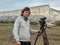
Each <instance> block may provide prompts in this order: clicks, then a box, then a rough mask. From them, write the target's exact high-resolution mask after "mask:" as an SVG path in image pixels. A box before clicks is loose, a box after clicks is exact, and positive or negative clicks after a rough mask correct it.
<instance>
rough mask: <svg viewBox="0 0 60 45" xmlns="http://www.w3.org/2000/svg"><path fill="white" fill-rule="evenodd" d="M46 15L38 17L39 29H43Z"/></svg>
mask: <svg viewBox="0 0 60 45" xmlns="http://www.w3.org/2000/svg"><path fill="white" fill-rule="evenodd" d="M45 20H46V17H43V18H40V20H39V24H40V25H41V28H40V29H43V28H44V26H45V24H46V21H45Z"/></svg>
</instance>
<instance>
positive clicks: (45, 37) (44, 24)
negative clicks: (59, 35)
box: [34, 18, 49, 45]
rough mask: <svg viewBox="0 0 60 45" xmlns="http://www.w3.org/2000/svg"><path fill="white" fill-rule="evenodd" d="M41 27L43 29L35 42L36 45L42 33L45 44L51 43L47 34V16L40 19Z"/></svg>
mask: <svg viewBox="0 0 60 45" xmlns="http://www.w3.org/2000/svg"><path fill="white" fill-rule="evenodd" d="M39 23H40V25H41V27H40V29H41V30H42V32H38V35H37V37H36V40H35V42H34V45H36V42H37V40H38V37H39V36H40V35H41V34H42V35H43V43H44V45H49V42H48V38H47V34H46V31H45V30H46V22H45V18H42V19H41V20H40V21H39Z"/></svg>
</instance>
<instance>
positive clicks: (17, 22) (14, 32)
mask: <svg viewBox="0 0 60 45" xmlns="http://www.w3.org/2000/svg"><path fill="white" fill-rule="evenodd" d="M19 25H20V24H19V18H17V19H16V21H15V23H14V28H13V35H14V39H16V41H19V35H18V31H19V30H18V28H19Z"/></svg>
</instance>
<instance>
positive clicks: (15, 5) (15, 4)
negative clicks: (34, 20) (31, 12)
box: [0, 0, 60, 11]
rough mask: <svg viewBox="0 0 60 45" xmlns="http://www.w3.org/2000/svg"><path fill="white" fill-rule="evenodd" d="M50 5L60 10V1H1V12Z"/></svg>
mask: <svg viewBox="0 0 60 45" xmlns="http://www.w3.org/2000/svg"><path fill="white" fill-rule="evenodd" d="M45 4H49V5H50V7H51V8H54V9H60V0H26V1H25V0H0V11H1V10H2V11H4V10H16V9H21V8H24V7H25V6H28V7H32V6H38V5H45Z"/></svg>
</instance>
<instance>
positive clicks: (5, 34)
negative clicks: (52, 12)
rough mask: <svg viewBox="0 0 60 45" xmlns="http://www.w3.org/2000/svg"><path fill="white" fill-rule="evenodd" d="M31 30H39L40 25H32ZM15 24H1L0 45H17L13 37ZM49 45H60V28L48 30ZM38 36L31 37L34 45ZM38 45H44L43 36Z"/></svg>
mask: <svg viewBox="0 0 60 45" xmlns="http://www.w3.org/2000/svg"><path fill="white" fill-rule="evenodd" d="M31 28H33V29H38V28H39V26H38V25H32V24H31ZM12 31H13V24H12V23H8V24H6V23H0V45H16V42H15V40H14V39H13V35H12ZM46 32H47V36H48V40H49V45H60V27H56V26H55V27H52V28H51V29H48V28H47V29H46ZM36 36H37V34H35V35H31V42H32V45H33V44H34V41H35V38H36ZM36 45H43V38H42V35H41V36H40V37H39V39H38V41H37V44H36Z"/></svg>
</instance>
